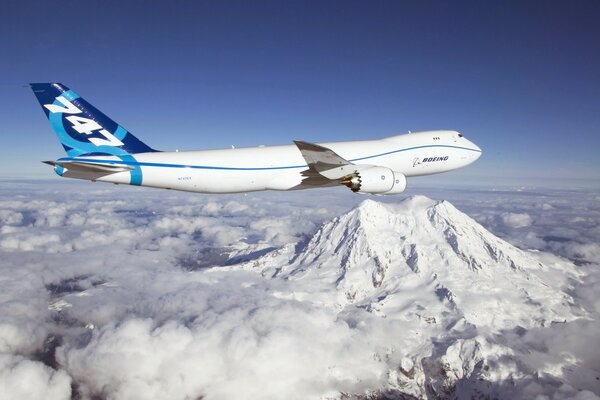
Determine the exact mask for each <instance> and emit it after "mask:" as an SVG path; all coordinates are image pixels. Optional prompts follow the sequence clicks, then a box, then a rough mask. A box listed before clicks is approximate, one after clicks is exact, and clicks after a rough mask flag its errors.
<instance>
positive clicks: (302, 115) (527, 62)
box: [0, 1, 600, 186]
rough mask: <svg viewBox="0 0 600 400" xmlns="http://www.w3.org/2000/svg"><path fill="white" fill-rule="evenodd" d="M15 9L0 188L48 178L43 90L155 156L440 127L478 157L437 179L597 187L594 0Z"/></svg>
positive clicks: (599, 93)
mask: <svg viewBox="0 0 600 400" xmlns="http://www.w3.org/2000/svg"><path fill="white" fill-rule="evenodd" d="M16 3H17V2H11V3H9V4H7V5H3V11H2V24H0V52H1V54H2V57H0V71H2V74H1V75H0V87H2V88H3V92H4V93H5V96H3V97H1V98H0V108H1V109H2V110H3V112H2V113H1V115H2V120H1V122H2V124H1V129H2V138H3V140H4V145H3V146H2V149H3V151H2V161H0V162H1V163H2V174H1V175H2V176H4V177H51V176H50V175H51V174H49V170H48V168H47V166H45V165H43V164H41V163H40V162H39V161H40V160H45V159H53V158H57V157H59V156H61V155H62V149H61V147H60V145H59V143H58V141H57V140H56V138H55V137H54V135H53V134H52V132H51V130H50V126H49V125H48V123H47V121H46V120H45V118H44V115H43V112H42V111H41V110H40V107H39V105H38V104H37V102H36V100H35V98H34V96H33V95H32V93H31V92H30V90H29V89H28V88H26V87H23V86H24V85H26V84H27V83H28V82H48V81H58V82H62V83H64V84H66V85H67V86H69V87H71V88H72V89H73V90H75V91H76V92H77V93H79V94H80V95H81V96H83V97H85V98H86V99H87V100H88V101H90V102H92V103H93V104H94V105H96V106H97V107H98V108H100V109H101V110H103V111H104V112H105V113H107V114H108V115H110V116H111V117H112V118H113V119H115V120H116V121H118V122H119V123H121V124H122V125H124V126H125V127H127V128H128V129H129V130H130V131H132V132H133V133H134V134H135V135H136V136H138V137H140V138H141V139H143V140H144V141H145V142H147V143H148V144H149V145H151V146H153V147H155V148H159V149H165V150H167V149H175V148H178V149H182V150H183V149H190V150H191V149H203V148H218V147H229V146H230V145H232V144H233V145H236V146H253V145H259V144H283V143H290V142H291V141H292V140H293V139H303V140H308V141H335V140H354V139H368V138H378V137H382V136H387V135H391V134H395V133H401V132H406V131H408V130H413V131H416V130H426V129H456V130H459V131H461V132H463V133H464V134H465V135H466V136H467V137H468V138H470V139H472V140H473V141H474V142H475V143H477V144H479V145H480V146H481V147H482V148H483V150H484V155H483V157H482V158H481V159H480V160H479V161H478V162H477V163H475V164H474V165H472V166H470V167H468V168H466V169H464V170H462V171H457V172H453V173H451V174H448V175H445V176H443V177H442V176H440V177H439V178H438V179H442V180H445V179H448V180H458V181H461V182H474V183H476V182H486V183H496V182H507V183H512V184H521V183H522V184H532V183H536V182H539V183H540V184H559V185H575V186H577V185H587V186H589V185H592V186H600V183H599V182H600V158H599V157H598V149H599V148H600V132H599V129H598V127H599V126H600V74H599V73H598V71H600V27H599V24H598V20H599V19H600V3H598V2H592V1H577V2H557V3H555V2H547V1H531V2H452V3H450V2H431V1H423V2H386V1H381V2H331V1H323V2H321V1H319V2H316V1H315V2H218V1H213V2H193V1H190V2H185V1H181V2H128V1H119V2H114V3H111V2H70V1H67V2H63V3H61V5H60V7H57V6H56V4H52V3H50V2H29V3H25V4H16Z"/></svg>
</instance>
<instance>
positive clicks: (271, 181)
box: [57, 131, 481, 193]
mask: <svg viewBox="0 0 600 400" xmlns="http://www.w3.org/2000/svg"><path fill="white" fill-rule="evenodd" d="M320 145H322V146H324V147H327V148H329V149H331V150H333V151H334V152H335V153H337V154H338V155H339V156H341V157H343V158H345V159H346V160H348V161H350V162H352V163H353V164H357V165H360V164H367V165H376V166H381V167H386V168H389V169H391V170H393V171H397V172H400V173H402V174H404V175H405V176H406V177H411V176H419V175H430V174H436V173H440V172H447V171H451V170H454V169H457V168H461V167H464V166H466V165H468V164H471V163H472V162H474V161H475V160H477V159H478V158H479V156H480V155H481V149H480V148H479V147H477V146H476V145H475V144H474V143H472V142H471V141H469V140H467V139H465V138H464V137H462V135H460V134H459V133H458V132H454V131H427V132H417V133H408V134H404V135H397V136H391V137H387V138H384V139H379V140H364V141H351V142H331V143H320ZM63 160H75V161H79V160H81V161H83V160H86V161H94V160H101V161H102V162H106V161H107V160H111V161H114V162H115V163H118V164H122V163H127V164H128V165H133V166H135V168H136V170H135V171H123V172H118V173H113V174H109V175H102V174H98V175H97V176H90V174H89V173H78V172H76V171H65V172H64V173H62V174H61V175H63V176H66V177H72V178H81V179H91V180H94V181H95V180H97V181H104V182H113V183H123V184H130V183H131V184H138V185H141V186H149V187H156V188H167V189H174V190H184V191H191V192H202V193H238V192H249V191H258V190H292V189H305V188H311V187H314V186H312V185H307V184H306V183H303V179H304V177H305V176H303V174H302V172H303V171H306V170H307V168H308V167H307V163H306V161H305V159H304V158H303V156H302V154H301V152H300V151H299V150H298V147H296V146H295V145H293V144H292V145H284V146H264V147H253V148H233V149H223V150H202V151H181V152H155V153H138V154H134V155H133V156H132V157H131V158H130V159H128V160H125V161H123V159H120V158H118V157H115V156H86V157H83V156H82V157H69V158H65V159H63ZM57 172H58V171H57ZM134 174H135V175H136V177H135V179H134V177H133V175H134ZM140 175H141V176H140ZM134 181H135V183H134Z"/></svg>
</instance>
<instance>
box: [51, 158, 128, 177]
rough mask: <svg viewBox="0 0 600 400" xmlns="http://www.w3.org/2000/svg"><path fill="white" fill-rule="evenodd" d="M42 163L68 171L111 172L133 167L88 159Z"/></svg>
mask: <svg viewBox="0 0 600 400" xmlns="http://www.w3.org/2000/svg"><path fill="white" fill-rule="evenodd" d="M43 163H44V164H48V165H52V166H57V165H60V166H61V167H63V168H65V169H66V170H69V171H79V172H95V173H107V174H112V173H116V172H124V171H131V170H132V169H133V167H131V166H129V165H125V164H105V163H99V162H88V161H43Z"/></svg>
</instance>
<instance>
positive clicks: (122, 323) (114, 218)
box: [0, 182, 600, 399]
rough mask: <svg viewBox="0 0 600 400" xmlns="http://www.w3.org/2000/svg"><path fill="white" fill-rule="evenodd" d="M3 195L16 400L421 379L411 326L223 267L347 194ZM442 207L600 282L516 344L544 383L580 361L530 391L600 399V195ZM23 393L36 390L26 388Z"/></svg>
mask: <svg viewBox="0 0 600 400" xmlns="http://www.w3.org/2000/svg"><path fill="white" fill-rule="evenodd" d="M0 190H1V192H0V223H1V227H0V254H1V255H2V257H1V259H0V398H4V397H7V398H15V399H18V398H27V399H34V398H45V399H66V398H70V396H71V391H72V388H74V390H75V391H77V393H78V394H79V395H80V396H82V397H83V398H91V397H93V396H98V397H100V398H115V399H129V398H134V399H135V398H140V399H141V398H144V399H147V398H156V399H160V398H172V399H177V398H181V399H183V398H200V397H204V398H206V399H217V398H219V399H223V398H257V397H260V398H273V399H275V398H282V397H286V398H298V399H304V398H315V397H319V396H331V397H337V396H339V394H340V393H341V392H344V393H356V394H365V393H368V392H369V391H373V390H385V388H386V387H388V383H389V381H390V380H394V379H395V380H398V379H400V380H401V381H403V380H406V379H405V378H403V377H402V373H399V374H400V375H399V376H391V375H390V366H395V367H394V368H395V369H396V370H397V371H402V368H400V367H402V366H404V368H405V369H408V370H410V369H411V364H414V363H416V362H417V361H418V360H416V359H414V354H413V353H411V349H409V348H402V346H398V345H397V343H402V340H400V341H398V340H397V339H396V338H398V336H399V335H400V336H401V335H402V333H401V332H403V328H404V327H405V325H403V324H402V321H391V320H385V319H382V318H379V317H377V316H375V315H373V314H372V313H370V312H368V311H366V310H364V309H360V308H347V309H345V310H340V309H336V307H333V306H327V305H325V306H324V304H321V303H319V301H317V300H315V299H314V298H313V299H310V298H307V299H302V298H301V296H289V294H290V293H291V292H294V291H298V288H297V287H294V286H293V285H294V283H293V282H288V281H285V280H273V279H266V278H265V277H263V276H261V275H260V274H257V273H254V272H249V271H244V270H236V269H235V268H231V267H227V268H213V269H211V268H209V267H210V266H212V265H223V264H227V263H232V261H228V260H230V259H231V258H232V257H233V259H234V260H235V259H237V260H250V259H253V258H255V257H258V256H260V255H264V254H267V253H269V252H270V251H272V250H277V249H280V248H282V247H284V246H294V245H295V243H297V242H300V243H301V242H302V241H304V240H305V239H306V238H307V237H308V236H309V235H311V234H312V233H313V232H314V231H315V230H316V229H317V228H318V227H319V226H320V224H321V223H323V222H324V221H326V220H328V219H330V218H333V217H335V216H337V215H339V214H341V213H342V212H344V211H346V210H348V209H350V208H351V207H353V206H355V205H356V204H357V203H358V202H360V201H362V200H364V198H363V197H360V196H351V195H350V194H349V193H347V192H346V191H345V190H343V189H341V190H324V191H321V190H317V191H309V192H300V193H256V194H248V195H246V196H244V195H233V196H202V195H194V194H187V193H174V192H164V191H158V190H154V191H153V190H148V189H139V188H130V187H118V188H113V187H110V186H100V185H99V186H96V187H90V184H81V183H62V182H61V183H58V184H43V185H41V184H39V185H38V184H33V183H24V184H23V183H21V184H15V183H8V182H4V183H1V184H0ZM423 192H425V190H423ZM429 195H430V196H432V197H437V198H450V199H451V200H452V201H453V202H454V204H455V205H457V206H458V207H459V208H461V209H462V210H464V211H466V212H468V213H469V214H470V215H472V216H473V217H474V218H476V219H477V220H478V221H479V222H481V223H482V224H483V225H484V226H485V227H486V228H488V229H489V230H491V231H492V232H494V233H495V234H497V235H500V236H502V237H504V238H506V239H508V240H509V241H511V242H512V243H514V244H516V245H518V246H520V247H522V248H534V249H539V250H543V251H551V252H554V253H556V254H558V255H560V256H563V257H566V258H569V259H571V260H574V261H576V262H577V263H579V264H581V266H580V268H581V272H582V274H585V279H582V283H581V284H578V286H577V287H576V293H574V294H573V295H574V298H575V300H576V301H577V302H578V304H579V305H580V306H581V307H582V310H583V311H582V317H585V318H586V319H585V320H581V321H577V322H574V323H568V324H565V325H564V326H563V327H547V328H545V329H542V328H540V329H538V330H529V331H527V332H523V333H522V334H520V335H518V334H515V333H507V334H506V340H507V341H509V342H510V343H509V345H510V346H511V347H512V348H515V349H517V350H518V349H519V346H523V347H525V346H528V347H531V348H536V347H535V346H538V348H541V347H545V349H546V350H545V351H533V352H531V354H532V356H531V358H530V359H527V360H525V361H526V362H527V363H528V365H529V367H530V368H531V369H532V375H531V376H533V372H534V370H535V368H538V367H539V368H543V367H544V366H547V365H548V364H551V363H557V365H558V364H560V363H559V361H560V360H558V357H563V356H562V355H563V354H570V356H571V357H574V358H575V359H576V360H578V361H577V362H578V363H579V364H578V365H579V366H580V367H579V369H577V372H578V375H577V374H575V375H577V376H564V382H563V384H562V386H556V383H552V384H549V383H548V382H556V381H555V380H554V381H553V380H550V379H548V380H546V379H537V380H536V379H533V378H531V377H528V376H521V378H518V382H519V384H518V385H517V387H518V390H521V391H523V393H527V394H531V395H532V396H535V395H546V396H549V397H550V398H566V397H569V396H575V395H579V396H583V395H582V394H581V393H583V394H585V395H588V394H589V395H591V393H590V392H581V393H579V394H578V392H577V389H587V390H588V391H589V390H596V389H597V387H594V386H590V384H589V382H590V381H592V382H593V380H594V379H595V376H593V374H594V373H597V371H598V369H599V360H600V357H599V356H598V354H594V352H590V349H589V348H588V349H587V352H586V346H584V345H582V344H581V343H584V344H585V343H588V342H589V341H590V340H593V338H594V337H597V334H599V333H600V326H598V322H597V321H598V318H597V316H598V315H599V313H600V307H599V304H598V300H597V296H596V295H595V294H594V293H596V291H597V290H598V288H599V286H598V285H599V284H600V279H598V277H600V274H598V271H597V268H598V265H597V263H598V262H599V261H600V256H599V250H600V247H599V245H598V243H600V230H599V229H598V228H597V227H598V226H599V223H598V222H600V206H598V205H597V204H598V202H597V200H598V198H597V194H594V193H592V192H583V193H579V196H578V199H579V200H578V201H577V202H573V201H572V198H573V196H572V193H563V192H557V191H553V192H539V193H535V192H534V193H531V192H527V193H518V192H506V193H497V192H485V193H470V194H469V195H465V193H461V192H453V191H447V192H443V193H442V192H439V191H436V190H432V191H431V193H429ZM595 196H596V197H595ZM399 199H400V198H383V199H381V200H383V201H386V202H393V201H398V200H399ZM378 200H379V199H378ZM269 254H271V253H269ZM594 334H595V335H596V336H593V335H594ZM561 339H564V340H562V341H561ZM395 340H396V345H394V341H395ZM425 342H427V340H425ZM469 346H471V347H469ZM485 346H493V345H492V344H489V343H487V342H481V343H479V344H475V343H473V342H467V343H466V344H464V345H461V346H460V348H455V349H454V348H453V349H452V350H451V351H450V350H449V352H447V353H446V354H448V355H447V356H445V357H446V361H447V362H455V361H454V360H456V357H453V356H451V354H454V353H453V352H455V353H456V354H461V352H466V351H468V349H469V348H470V349H476V348H477V349H479V348H485ZM540 346H541V347H540ZM472 351H475V350H471V352H472ZM478 351H479V350H478ZM499 356H500V354H499ZM459 358H460V357H459ZM515 371H517V369H515ZM405 372H407V373H409V371H405ZM586 373H587V374H588V375H589V376H588V375H585V374H586ZM515 374H516V372H515ZM563 375H565V374H564V372H563V371H558V372H557V374H556V376H559V377H560V376H563ZM583 375H585V376H583ZM506 379H508V378H506V377H504V378H502V379H500V380H498V381H499V382H500V381H505V380H506ZM511 379H517V375H515V376H513V377H512V378H511ZM24 381H27V382H36V383H37V384H36V385H33V384H32V385H27V386H19V385H17V384H16V383H15V382H24ZM416 390H417V389H414V391H416ZM591 396H593V395H591ZM582 398H583V397H582ZM590 398H591V397H590Z"/></svg>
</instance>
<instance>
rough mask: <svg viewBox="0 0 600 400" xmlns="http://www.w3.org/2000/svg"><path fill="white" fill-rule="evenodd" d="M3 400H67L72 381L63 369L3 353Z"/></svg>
mask: <svg viewBox="0 0 600 400" xmlns="http://www.w3.org/2000/svg"><path fill="white" fill-rule="evenodd" d="M0 398H2V399H11V400H68V399H70V398H71V378H70V377H69V375H68V374H67V373H66V372H65V371H62V370H59V371H56V370H53V369H52V368H49V367H47V366H45V365H44V364H42V363H40V362H36V361H31V360H27V359H25V358H23V357H19V356H12V355H8V354H2V353H0Z"/></svg>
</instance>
